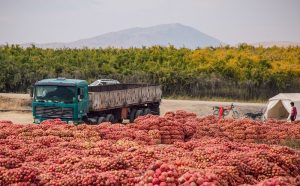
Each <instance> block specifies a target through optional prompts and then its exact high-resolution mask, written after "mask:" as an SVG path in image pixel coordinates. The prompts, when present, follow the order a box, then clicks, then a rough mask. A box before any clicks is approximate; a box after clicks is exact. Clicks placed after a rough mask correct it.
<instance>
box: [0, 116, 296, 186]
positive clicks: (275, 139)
mask: <svg viewBox="0 0 300 186" xmlns="http://www.w3.org/2000/svg"><path fill="white" fill-rule="evenodd" d="M299 135H300V123H298V122H295V123H292V124H291V123H285V122H277V121H267V122H265V123H262V122H257V121H250V120H221V121H217V120H216V119H215V118H213V117H210V116H209V117H205V118H197V117H196V115H195V114H191V113H186V112H184V111H178V112H176V113H172V112H169V113H167V114H166V115H165V116H164V117H158V116H150V115H147V116H143V117H139V118H138V119H137V120H136V121H135V123H132V124H127V125H121V124H110V123H104V124H101V125H97V126H94V125H91V126H89V125H78V126H75V125H69V124H66V123H64V122H62V121H60V120H57V119H56V120H48V121H45V122H43V124H40V125H32V124H30V125H20V124H13V123H12V122H9V121H0V186H2V185H149V186H150V185H156V186H163V185H243V184H246V185H247V184H248V185H264V186H271V185H297V184H298V185H299V184H300V152H299V151H298V150H296V149H292V148H289V147H286V146H280V145H270V143H273V144H278V143H280V142H281V141H283V140H289V139H294V140H300V136H299ZM253 142H259V143H268V144H257V143H253Z"/></svg>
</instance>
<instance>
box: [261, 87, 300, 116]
mask: <svg viewBox="0 0 300 186" xmlns="http://www.w3.org/2000/svg"><path fill="white" fill-rule="evenodd" d="M291 102H294V103H295V106H296V108H297V110H298V109H300V93H280V94H278V95H276V96H274V97H272V98H270V99H269V102H268V105H267V109H266V112H265V117H266V118H267V119H269V118H272V119H287V118H288V116H289V114H290V112H291V105H290V103H291ZM298 118H300V117H299V112H298V115H297V117H296V119H298Z"/></svg>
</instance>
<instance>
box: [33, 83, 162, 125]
mask: <svg viewBox="0 0 300 186" xmlns="http://www.w3.org/2000/svg"><path fill="white" fill-rule="evenodd" d="M161 96H162V89H161V86H159V85H148V84H122V83H121V84H111V85H99V86H88V83H87V81H86V80H80V79H66V78H56V79H43V80H40V81H37V82H36V83H35V84H34V86H33V89H32V113H33V118H34V123H37V124H38V123H41V122H42V121H44V120H47V119H56V118H59V119H61V120H63V121H66V122H67V123H69V124H80V123H87V124H100V123H102V122H111V123H121V122H122V121H124V120H129V121H130V122H133V121H134V119H135V118H137V117H138V116H142V115H147V114H153V115H159V114H160V108H159V106H160V103H161Z"/></svg>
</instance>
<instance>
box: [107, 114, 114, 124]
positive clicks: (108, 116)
mask: <svg viewBox="0 0 300 186" xmlns="http://www.w3.org/2000/svg"><path fill="white" fill-rule="evenodd" d="M105 121H107V122H111V123H114V121H115V117H114V115H112V114H107V116H106V118H105Z"/></svg>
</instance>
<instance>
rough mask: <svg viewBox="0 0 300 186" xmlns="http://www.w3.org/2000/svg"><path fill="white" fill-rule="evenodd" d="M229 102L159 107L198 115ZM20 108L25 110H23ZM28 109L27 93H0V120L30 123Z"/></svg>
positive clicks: (253, 108)
mask: <svg viewBox="0 0 300 186" xmlns="http://www.w3.org/2000/svg"><path fill="white" fill-rule="evenodd" d="M231 103H232V102H214V101H197V100H195V101H194V100H167V99H163V100H162V103H161V107H160V108H161V115H164V114H165V113H166V112H168V111H176V110H185V111H187V112H194V113H196V114H197V115H198V116H206V115H211V114H212V113H213V110H212V107H213V106H220V105H222V106H226V105H230V104H231ZM233 104H234V105H235V106H236V107H235V109H236V110H237V111H239V113H241V115H243V114H244V113H246V112H259V111H261V110H262V109H263V108H264V106H265V104H263V103H240V102H234V103H233ZM1 110H2V111H1ZM7 110H13V111H7ZM20 110H27V111H25V112H24V111H20ZM30 110H31V108H30V96H29V95H28V94H5V93H0V120H10V121H13V122H14V123H32V122H33V118H32V113H31V111H30Z"/></svg>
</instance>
